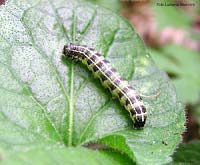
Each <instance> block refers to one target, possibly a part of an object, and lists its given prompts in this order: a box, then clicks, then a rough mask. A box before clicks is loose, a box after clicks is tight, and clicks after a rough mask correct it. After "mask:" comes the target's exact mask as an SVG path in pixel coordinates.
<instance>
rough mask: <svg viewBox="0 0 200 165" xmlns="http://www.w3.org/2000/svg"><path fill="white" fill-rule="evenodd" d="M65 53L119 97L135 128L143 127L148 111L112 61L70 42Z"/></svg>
mask: <svg viewBox="0 0 200 165" xmlns="http://www.w3.org/2000/svg"><path fill="white" fill-rule="evenodd" d="M63 54H64V55H65V56H66V57H67V58H71V59H74V60H78V61H81V62H82V63H83V64H84V65H86V66H87V67H88V69H89V70H90V71H92V72H93V74H94V76H95V77H96V78H99V79H100V81H101V83H102V85H103V86H104V87H105V88H108V89H109V90H110V92H111V93H112V95H113V96H115V97H117V98H118V99H119V101H120V103H121V105H123V106H124V107H125V109H126V110H127V111H128V112H129V114H130V117H131V119H132V120H133V123H134V127H135V128H143V127H144V124H145V121H146V118H147V113H146V108H145V106H144V105H143V103H142V102H141V100H142V99H141V97H140V96H139V95H138V94H137V92H136V90H135V89H134V88H133V87H131V86H130V85H129V84H128V82H127V81H126V80H124V79H123V78H122V77H121V76H120V75H119V73H118V72H117V71H116V70H115V69H114V68H113V67H112V66H111V65H110V63H109V62H108V61H107V60H106V59H105V58H104V56H102V55H101V54H99V53H97V52H96V51H95V50H94V49H93V48H88V47H87V46H84V45H76V44H73V43H69V44H67V45H65V46H64V49H63Z"/></svg>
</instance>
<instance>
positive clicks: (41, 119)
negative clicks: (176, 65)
mask: <svg viewBox="0 0 200 165" xmlns="http://www.w3.org/2000/svg"><path fill="white" fill-rule="evenodd" d="M0 15H1V17H0V22H1V26H0V146H1V148H2V149H1V153H2V154H1V155H4V154H6V153H7V152H8V153H9V154H8V156H3V157H2V159H3V160H2V162H10V161H15V163H16V164H17V163H18V164H20V163H21V162H20V161H21V159H22V158H23V160H26V159H27V160H30V155H35V157H36V159H37V158H38V161H39V160H40V159H41V161H45V162H46V161H47V162H49V161H50V160H51V159H53V160H54V161H55V162H62V161H66V162H70V161H74V162H79V159H80V157H79V156H76V157H75V156H74V157H72V156H68V157H66V158H65V156H64V155H68V154H69V155H76V153H77V155H79V154H81V155H82V154H83V155H84V156H81V159H80V161H83V162H85V161H87V159H88V161H93V162H94V163H92V164H95V163H98V162H99V163H98V164H103V163H101V162H104V164H112V163H108V161H114V159H115V158H116V156H114V155H113V154H106V158H104V156H105V155H102V156H99V151H95V152H93V151H86V149H84V150H83V149H82V148H80V146H83V145H86V144H88V143H102V144H104V145H108V146H109V147H110V148H112V149H115V150H116V151H117V152H119V154H118V155H119V157H120V158H119V159H117V160H115V162H118V163H119V164H125V163H126V162H124V161H123V163H122V161H121V160H123V157H124V155H122V154H121V153H124V154H126V155H128V156H129V157H130V158H131V159H132V161H134V162H136V163H137V164H163V163H167V162H170V161H171V157H170V155H172V153H173V151H174V149H175V147H176V145H177V144H178V143H179V141H180V140H181V134H182V132H183V131H184V122H185V116H184V110H183V107H182V106H181V105H180V103H179V102H178V101H177V98H176V93H175V91H174V88H173V86H172V85H171V83H170V82H169V79H168V78H167V76H166V75H165V74H164V73H163V72H162V71H160V70H159V69H158V68H157V67H156V66H155V64H154V62H153V61H152V59H151V57H150V56H149V55H147V53H146V50H145V47H144V44H143V43H142V41H141V39H140V38H139V37H138V35H137V34H136V33H135V32H134V30H133V29H132V27H131V25H130V24H129V23H128V22H127V21H125V20H124V19H123V18H121V17H119V16H118V15H117V14H115V13H112V12H110V11H108V10H106V9H103V8H100V7H98V6H93V5H90V4H86V3H81V2H79V1H70V0H64V1H44V0H43V1H31V0H29V1H14V0H13V1H8V2H7V3H6V5H5V6H1V8H0ZM69 42H79V43H80V44H86V45H88V46H89V47H94V48H95V49H96V50H97V51H98V52H100V53H102V54H103V55H105V57H106V59H108V60H109V61H110V62H111V64H112V65H113V66H114V67H115V68H117V70H118V71H119V73H120V74H121V75H122V76H123V77H124V78H126V79H128V80H129V82H130V84H131V85H132V86H135V87H136V88H137V90H138V92H139V93H141V94H143V95H153V94H155V93H157V92H158V91H160V95H159V96H158V97H152V98H144V104H145V105H146V107H147V109H148V119H147V123H146V125H145V128H144V129H143V130H135V129H133V123H132V121H131V119H130V117H129V115H128V113H127V112H126V111H125V110H124V108H123V107H122V106H121V105H120V104H119V103H118V101H117V100H113V99H112V98H111V94H110V93H109V92H108V91H107V90H106V89H104V88H103V87H102V86H101V84H100V82H99V81H98V80H95V79H94V78H93V76H92V75H91V73H90V72H89V71H88V70H87V69H86V67H84V66H82V65H81V64H78V63H73V62H71V61H69V60H66V59H64V58H61V55H62V49H63V46H64V44H66V43H69ZM72 146H74V147H75V146H77V148H73V147H72ZM68 147H70V148H68ZM83 152H84V153H83ZM10 153H11V154H13V155H10ZM15 153H18V154H15ZM102 153H104V152H101V154H102ZM105 153H106V151H105ZM105 153H104V154H105ZM49 154H50V155H51V156H50V157H49ZM59 154H60V155H62V156H61V157H59V156H53V155H59ZM86 155H87V156H86ZM98 156H99V157H100V160H99V159H97V157H98ZM32 157H34V156H32ZM35 157H34V158H35ZM101 158H102V159H101ZM76 159H77V160H76ZM35 161H37V160H35ZM75 164H76V163H75ZM79 164H80V163H79Z"/></svg>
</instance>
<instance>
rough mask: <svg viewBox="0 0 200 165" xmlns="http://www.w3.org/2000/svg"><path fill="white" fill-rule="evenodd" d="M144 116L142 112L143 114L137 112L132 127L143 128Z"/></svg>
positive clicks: (145, 115)
mask: <svg viewBox="0 0 200 165" xmlns="http://www.w3.org/2000/svg"><path fill="white" fill-rule="evenodd" d="M146 118H147V114H146V113H143V114H137V115H135V117H134V127H135V128H138V129H140V128H143V127H144V125H145V122H146Z"/></svg>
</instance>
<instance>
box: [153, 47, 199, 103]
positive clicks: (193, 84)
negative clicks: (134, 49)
mask: <svg viewBox="0 0 200 165" xmlns="http://www.w3.org/2000/svg"><path fill="white" fill-rule="evenodd" d="M149 51H150V52H151V54H152V56H153V59H154V60H155V62H156V64H158V66H160V67H161V68H162V69H163V70H165V71H166V72H168V73H169V74H170V75H172V76H173V77H172V82H173V84H174V85H175V87H176V89H177V93H178V97H179V98H180V99H181V100H182V101H183V102H185V103H193V104H196V103H197V102H199V93H200V77H199V75H198V73H197V71H198V70H200V57H199V54H198V53H197V52H195V51H192V50H189V49H187V48H184V47H181V46H177V45H168V46H165V47H164V48H163V49H161V50H155V49H149ZM188 87H190V88H188Z"/></svg>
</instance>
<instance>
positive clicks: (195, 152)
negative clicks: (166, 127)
mask: <svg viewBox="0 0 200 165" xmlns="http://www.w3.org/2000/svg"><path fill="white" fill-rule="evenodd" d="M173 159H174V162H177V163H178V162H180V163H190V164H194V165H198V164H199V163H200V141H198V140H195V141H191V142H189V143H188V144H182V145H180V147H179V149H178V150H177V151H176V152H175V154H174V155H173Z"/></svg>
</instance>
